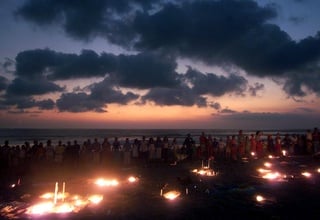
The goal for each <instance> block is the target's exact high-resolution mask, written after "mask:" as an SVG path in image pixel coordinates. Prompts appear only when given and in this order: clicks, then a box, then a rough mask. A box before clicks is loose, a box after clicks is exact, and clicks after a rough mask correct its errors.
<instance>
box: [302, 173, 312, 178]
mask: <svg viewBox="0 0 320 220" xmlns="http://www.w3.org/2000/svg"><path fill="white" fill-rule="evenodd" d="M301 175H303V176H305V177H307V178H309V177H311V176H312V175H311V173H309V172H303V173H301Z"/></svg>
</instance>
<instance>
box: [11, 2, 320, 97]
mask: <svg viewBox="0 0 320 220" xmlns="http://www.w3.org/2000/svg"><path fill="white" fill-rule="evenodd" d="M155 3H162V4H158V5H157V7H153V6H154V5H155ZM49 5H50V6H49ZM277 13H278V12H277V10H276V3H275V4H269V5H267V6H265V7H261V6H259V5H258V4H257V2H255V1H252V0H245V1H238V0H228V1H222V0H220V1H209V0H204V1H197V0H189V1H160V0H159V1H145V0H128V1H125V0H119V1H116V0H112V1H102V0H100V1H99V0H94V1H89V0H84V1H81V2H80V3H79V2H74V1H66V0H39V1H36V0H27V1H26V2H25V3H24V4H23V5H22V7H20V8H19V9H18V10H17V15H19V16H20V17H22V18H24V19H26V20H29V21H31V22H34V23H36V24H39V25H48V24H58V25H61V26H62V27H63V28H64V30H65V31H66V33H68V34H69V35H70V36H73V37H75V38H78V39H82V40H83V39H84V40H88V39H91V38H94V37H96V36H99V37H101V36H102V37H104V38H106V39H107V40H109V41H110V42H112V43H115V44H118V45H120V46H122V47H125V48H127V49H128V48H131V49H135V50H137V51H139V52H140V54H139V55H133V56H131V57H130V56H125V55H120V56H117V57H115V56H114V55H110V54H104V55H97V54H95V53H94V52H92V51H84V52H82V54H81V55H70V54H69V55H67V54H56V53H52V51H37V52H41V53H39V54H38V55H37V54H32V52H30V54H27V55H28V57H30V58H29V59H26V60H23V59H22V58H21V59H20V57H21V56H22V55H25V54H21V55H20V56H18V57H17V59H16V61H17V63H18V64H17V71H16V73H17V74H18V76H26V75H28V76H30V77H31V76H37V75H39V74H41V73H43V72H46V74H48V77H51V79H70V78H76V77H90V76H104V75H105V74H106V73H108V74H110V76H111V78H112V79H113V80H115V81H117V83H118V85H120V86H123V87H129V88H138V89H145V88H153V87H155V86H160V87H170V86H173V87H174V86H177V85H179V83H178V81H177V79H176V76H177V75H176V73H175V72H174V67H175V65H176V64H175V60H176V58H177V57H178V56H180V57H186V58H190V59H196V60H201V61H203V62H206V63H207V64H209V65H221V66H224V65H233V66H235V67H238V68H240V69H243V70H245V71H246V72H247V73H248V74H250V75H255V76H259V77H277V78H283V79H285V80H286V81H285V83H284V86H283V88H284V91H286V92H287V93H288V94H289V95H291V96H301V97H302V96H305V95H306V94H307V93H306V92H305V91H303V90H302V89H301V88H303V87H307V89H308V90H309V91H310V92H314V93H317V94H318V92H319V90H320V86H319V85H320V83H319V79H318V77H316V76H314V74H315V73H314V72H318V71H319V70H318V69H319V67H318V62H319V58H320V36H319V34H318V35H316V36H310V37H307V38H305V39H303V40H301V41H294V40H292V39H291V37H290V36H289V35H288V34H287V33H286V32H285V31H283V30H281V29H280V27H279V26H277V25H275V24H271V23H270V21H271V19H274V18H276V17H277ZM146 51H148V52H146ZM150 51H153V52H154V51H161V52H162V53H163V54H170V55H171V56H170V57H169V58H167V59H163V58H166V57H161V58H160V59H159V60H156V59H154V58H156V57H154V56H153V55H152V54H151V53H150ZM34 52H35V51H34ZM22 57H23V56H22ZM35 59H36V60H39V61H38V62H37V63H33V62H34V60H35ZM143 60H146V61H145V62H143ZM168 61H171V62H168ZM142 64H144V65H142ZM310 69H311V71H313V72H311V73H310ZM310 75H311V76H310ZM230 77H232V79H233V80H240V85H243V83H244V82H243V81H244V80H241V79H240V78H239V77H238V78H237V76H236V75H233V76H230ZM206 78H207V79H208V80H213V81H218V80H222V79H223V77H220V78H219V77H218V78H219V79H218V78H217V77H216V76H215V75H214V74H212V75H211V74H207V75H206ZM312 78H313V79H316V80H317V81H316V82H317V83H313V82H312V81H311V79H312ZM230 82H231V80H230ZM165 84H166V85H165ZM217 87H219V85H217V86H216V88H217ZM231 87H232V88H235V87H234V86H233V85H231ZM194 89H195V90H197V92H198V93H199V94H201V93H208V94H212V95H220V94H219V91H218V90H215V87H213V88H210V89H209V88H208V87H206V86H204V87H203V88H200V86H198V84H197V83H195V88H194ZM222 89H223V88H222ZM239 90H240V91H241V90H242V88H238V91H239ZM225 91H229V90H225ZM225 91H224V90H223V91H222V93H224V92H225ZM232 92H234V91H232Z"/></svg>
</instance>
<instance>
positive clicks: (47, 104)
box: [0, 96, 55, 111]
mask: <svg viewBox="0 0 320 220" xmlns="http://www.w3.org/2000/svg"><path fill="white" fill-rule="evenodd" d="M0 105H2V106H5V107H6V108H5V109H8V108H9V107H12V106H14V107H16V109H19V111H20V110H23V109H29V108H34V107H36V108H38V109H41V110H50V109H53V108H54V107H55V103H54V101H53V100H52V99H46V100H40V101H37V100H35V99H33V98H32V97H27V96H9V97H8V96H5V99H4V100H2V101H1V102H0Z"/></svg>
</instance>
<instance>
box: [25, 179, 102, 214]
mask: <svg viewBox="0 0 320 220" xmlns="http://www.w3.org/2000/svg"><path fill="white" fill-rule="evenodd" d="M40 199H41V201H40V202H39V203H36V204H34V205H32V206H30V207H29V208H27V212H26V213H27V214H29V215H45V214H52V213H55V214H62V213H70V212H78V211H79V210H81V209H82V208H84V207H85V206H86V205H88V204H90V203H92V204H99V203H100V202H101V201H102V200H103V196H102V195H91V196H89V197H88V198H82V197H81V196H79V195H74V196H69V194H68V193H66V192H65V183H63V187H62V193H59V192H58V183H56V184H55V189H54V193H51V192H47V193H44V194H42V195H41V196H40Z"/></svg>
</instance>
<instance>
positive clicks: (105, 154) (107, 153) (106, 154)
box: [100, 137, 112, 166]
mask: <svg viewBox="0 0 320 220" xmlns="http://www.w3.org/2000/svg"><path fill="white" fill-rule="evenodd" d="M100 158H101V160H100V162H101V165H102V166H105V165H109V162H110V161H111V159H112V152H111V144H110V142H109V140H108V138H107V137H106V138H104V140H103V142H102V145H101V153H100Z"/></svg>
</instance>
